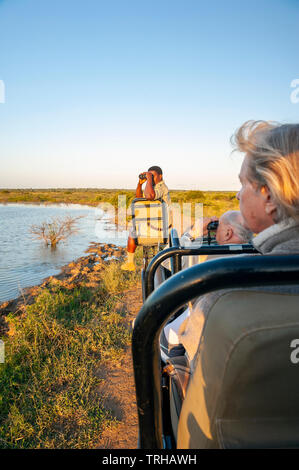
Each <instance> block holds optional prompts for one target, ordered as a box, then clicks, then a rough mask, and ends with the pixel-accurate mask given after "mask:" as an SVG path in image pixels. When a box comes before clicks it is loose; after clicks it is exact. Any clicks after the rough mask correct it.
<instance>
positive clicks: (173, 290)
mask: <svg viewBox="0 0 299 470" xmlns="http://www.w3.org/2000/svg"><path fill="white" fill-rule="evenodd" d="M297 283H299V255H276V256H274V255H267V256H262V255H260V256H248V257H234V256H232V257H225V258H219V259H215V260H210V261H206V262H205V263H202V264H199V265H195V266H193V267H191V268H189V269H185V270H183V271H182V272H179V273H177V274H175V275H174V276H172V277H170V278H169V279H168V280H167V281H165V282H163V283H162V284H161V285H160V286H159V287H158V288H157V289H156V290H155V291H154V292H153V293H152V294H151V295H150V296H149V297H148V298H147V299H146V301H145V303H144V304H143V306H142V308H141V310H140V311H139V313H138V315H137V317H136V320H135V326H134V330H133V338H132V353H133V365H134V374H135V386H136V399H137V407H138V419H139V442H140V447H141V448H142V449H162V448H163V430H162V409H161V387H160V385H161V383H160V382H161V373H160V347H159V337H160V332H161V330H162V327H163V325H164V324H165V323H166V321H167V320H168V319H169V318H170V316H171V315H172V314H173V313H174V312H175V311H176V310H177V309H178V308H180V307H182V306H183V305H184V304H186V303H187V302H188V301H190V300H192V299H194V298H195V297H198V296H200V295H203V294H207V293H208V292H211V291H217V290H220V289H226V288H229V289H235V288H246V287H261V286H263V285H265V286H266V285H287V284H297Z"/></svg>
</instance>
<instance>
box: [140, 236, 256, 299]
mask: <svg viewBox="0 0 299 470" xmlns="http://www.w3.org/2000/svg"><path fill="white" fill-rule="evenodd" d="M256 253H258V251H257V250H256V249H255V248H254V247H253V246H252V245H250V244H244V245H202V246H201V247H199V248H184V247H181V246H179V245H178V244H176V246H172V247H170V248H166V249H165V250H163V251H161V252H160V253H158V254H157V255H156V256H155V257H154V258H153V259H152V260H151V262H150V263H149V265H148V267H147V269H146V271H145V272H144V277H143V282H144V287H143V288H144V294H145V298H147V297H148V296H149V295H150V294H151V293H152V292H153V290H154V288H155V285H154V279H155V273H156V271H157V269H158V267H159V266H160V264H161V263H162V262H163V261H165V260H166V259H168V258H171V271H172V274H176V273H177V272H179V271H180V270H181V269H182V256H194V255H238V254H256Z"/></svg>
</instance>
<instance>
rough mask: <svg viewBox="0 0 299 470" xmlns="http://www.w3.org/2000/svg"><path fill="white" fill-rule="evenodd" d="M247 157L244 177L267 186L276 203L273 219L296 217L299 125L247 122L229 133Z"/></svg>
mask: <svg viewBox="0 0 299 470" xmlns="http://www.w3.org/2000/svg"><path fill="white" fill-rule="evenodd" d="M232 143H233V145H234V146H235V150H239V151H241V152H245V153H246V154H247V157H248V163H249V167H248V168H249V174H248V175H247V177H248V179H249V180H250V181H251V182H252V183H255V184H257V186H258V188H259V189H260V188H261V187H263V186H267V187H268V189H269V191H270V194H271V196H272V198H273V201H274V202H275V204H276V205H277V211H276V214H275V222H280V221H281V220H283V219H286V218H288V217H292V218H294V219H297V220H299V124H279V123H274V122H268V121H247V122H245V123H244V124H243V125H242V126H241V127H240V128H239V129H238V130H237V132H236V133H235V134H234V135H233V137H232Z"/></svg>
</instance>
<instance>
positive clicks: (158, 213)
mask: <svg viewBox="0 0 299 470" xmlns="http://www.w3.org/2000/svg"><path fill="white" fill-rule="evenodd" d="M131 210H132V224H133V237H134V239H135V243H136V244H137V245H142V246H154V245H161V244H167V242H168V236H169V229H170V226H169V222H168V210H167V204H166V203H165V202H163V201H160V200H154V201H149V200H147V199H144V198H138V199H134V200H133V202H132V204H131Z"/></svg>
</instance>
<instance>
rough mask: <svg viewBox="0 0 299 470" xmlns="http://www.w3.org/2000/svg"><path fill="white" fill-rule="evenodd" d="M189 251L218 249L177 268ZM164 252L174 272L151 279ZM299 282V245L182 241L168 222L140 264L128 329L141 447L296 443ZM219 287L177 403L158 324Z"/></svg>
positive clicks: (287, 445) (280, 445)
mask: <svg viewBox="0 0 299 470" xmlns="http://www.w3.org/2000/svg"><path fill="white" fill-rule="evenodd" d="M240 253H244V254H245V253H251V254H252V255H253V256H234V255H235V254H240ZM195 254H219V255H223V256H221V257H219V258H218V259H213V260H210V261H206V262H204V263H201V264H198V265H195V266H193V267H191V268H188V269H185V270H183V271H181V270H180V264H181V259H182V256H191V255H195ZM168 258H171V259H172V266H171V268H172V269H171V272H167V270H166V276H165V277H166V278H167V279H166V280H165V281H164V282H163V283H162V284H161V285H160V286H159V287H157V288H156V289H155V287H154V275H155V271H156V270H157V269H158V267H159V266H161V263H162V262H163V261H164V260H166V259H168ZM298 282H299V255H276V256H273V255H266V256H262V255H260V254H258V255H256V251H255V249H254V248H253V247H252V246H251V245H231V246H227V245H226V246H221V247H220V246H217V245H213V246H210V245H203V246H202V247H201V248H196V249H192V248H187V249H186V248H182V247H181V246H180V245H179V240H178V237H177V236H176V233H175V231H174V230H173V231H172V233H171V237H170V247H169V248H167V249H165V250H163V251H162V252H160V253H158V254H157V255H156V256H155V257H154V258H153V259H152V261H151V262H150V264H149V265H148V267H147V269H146V271H145V273H144V276H143V283H144V293H145V301H144V304H143V306H142V308H141V310H140V312H139V314H138V316H137V318H136V320H135V326H134V330H133V338H132V352H133V364H134V374H135V385H136V398H137V407H138V418H139V446H140V448H144V449H163V448H164V449H175V448H178V449H204V448H298V447H299V364H297V362H298V360H297V359H296V355H294V353H295V351H296V350H295V351H294V349H292V347H293V346H294V345H296V344H299V340H297V341H298V342H296V341H295V342H294V340H295V339H296V338H299V308H298V307H299V289H298V288H297V290H296V289H295V293H292V290H290V289H289V286H294V285H298ZM273 286H274V287H273ZM278 286H279V288H278ZM281 286H282V287H281ZM283 286H284V287H283ZM287 286H288V287H287ZM221 289H229V290H228V291H227V292H226V293H225V294H224V295H222V296H221V297H220V299H219V300H218V301H217V302H216V304H215V305H214V306H213V307H212V308H211V310H210V312H209V315H208V317H207V318H206V320H205V327H204V331H203V335H202V337H201V342H200V347H199V353H197V359H196V362H195V368H194V371H193V372H192V375H191V377H190V380H189V384H188V387H187V390H186V395H185V397H184V399H183V402H182V406H181V409H180V405H177V396H176V390H175V386H174V385H175V384H174V383H172V380H171V378H170V379H169V380H168V382H165V380H164V378H163V377H162V370H163V367H164V365H163V364H162V363H161V357H160V342H159V338H160V333H161V330H162V328H163V327H164V326H165V324H166V322H167V321H168V320H169V319H170V318H171V317H172V316H173V315H174V314H175V313H176V312H178V311H180V309H182V308H183V307H184V306H185V305H186V303H187V302H188V301H190V300H192V299H195V298H197V297H199V296H201V295H204V294H207V293H210V292H213V291H218V290H221ZM277 289H278V290H277ZM284 289H285V290H284ZM294 358H295V359H294Z"/></svg>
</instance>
